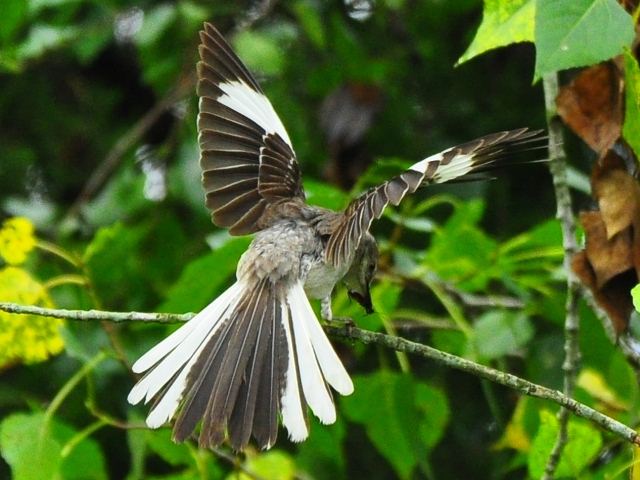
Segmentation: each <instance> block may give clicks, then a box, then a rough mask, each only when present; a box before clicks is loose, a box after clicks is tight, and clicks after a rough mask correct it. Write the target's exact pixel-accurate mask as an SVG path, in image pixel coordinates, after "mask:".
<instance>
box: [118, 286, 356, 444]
mask: <svg viewBox="0 0 640 480" xmlns="http://www.w3.org/2000/svg"><path fill="white" fill-rule="evenodd" d="M246 288H247V285H246V283H244V282H241V281H238V282H236V283H235V284H234V285H232V286H231V287H230V288H229V289H227V290H226V291H225V292H224V293H223V294H222V295H220V296H219V297H218V298H217V299H216V300H214V301H213V302H212V303H211V304H209V305H208V306H207V307H206V308H205V309H204V310H202V311H201V312H200V313H198V314H197V315H196V316H195V317H193V318H192V319H191V320H189V322H187V323H186V324H185V325H184V326H182V327H181V328H180V329H178V330H176V331H175V332H173V333H172V334H171V335H170V336H169V337H167V338H165V339H164V340H163V341H162V342H160V343H158V344H157V345H156V346H155V347H153V348H152V349H150V350H149V351H148V352H147V353H145V354H144V355H143V356H142V357H140V358H139V359H138V361H137V362H135V364H134V365H133V371H134V372H136V373H143V372H147V374H146V375H145V376H144V377H143V378H142V379H140V380H139V381H138V383H137V384H136V385H135V386H134V387H133V388H132V389H131V392H130V393H129V396H128V397H127V400H128V401H129V403H131V404H134V405H135V404H137V403H140V402H141V401H142V400H144V402H145V403H147V402H148V401H149V400H151V399H152V398H153V397H154V396H156V395H157V394H158V392H160V391H161V390H162V388H164V387H165V386H166V385H167V384H168V383H169V382H170V381H171V379H172V378H174V376H175V375H176V374H178V376H177V377H175V379H174V380H173V383H172V384H171V385H170V386H169V388H168V389H167V391H166V392H165V393H164V395H163V396H162V398H161V399H160V401H159V402H158V403H157V405H156V406H155V407H154V408H153V410H151V412H150V413H149V415H148V417H147V420H146V423H147V425H148V426H149V427H150V428H158V427H160V426H162V425H164V424H165V423H167V422H168V421H169V420H171V418H172V417H173V416H174V414H175V412H176V410H177V409H178V406H179V404H180V400H181V398H182V396H183V394H184V390H185V387H186V383H187V376H188V374H189V372H190V370H191V368H192V367H193V365H194V364H195V362H196V361H197V359H198V356H199V355H200V353H201V351H202V349H203V348H204V347H205V345H206V344H207V343H208V341H209V339H210V338H211V337H212V335H214V334H215V332H216V331H217V330H218V328H219V327H220V326H221V325H222V324H223V323H224V320H225V319H227V318H228V317H229V316H230V315H231V314H232V312H233V310H234V309H235V307H236V305H237V303H238V301H239V299H240V298H241V297H242V294H243V291H244V290H245V289H246ZM280 309H281V313H282V322H283V328H284V332H285V335H286V340H287V349H288V358H289V362H288V365H287V370H286V373H285V378H284V382H285V385H284V391H283V392H282V394H281V399H280V402H281V413H282V423H283V425H284V426H285V428H286V429H287V431H288V433H289V438H290V439H291V440H292V441H294V442H300V441H302V440H304V439H306V438H307V436H308V434H309V431H308V427H307V424H306V421H305V415H304V412H303V410H302V403H303V402H302V399H301V398H300V392H303V394H304V399H305V400H306V403H308V405H309V407H310V408H311V410H312V411H313V413H314V414H315V415H316V416H317V417H318V418H319V420H320V422H322V423H324V424H331V423H334V422H335V420H336V410H335V406H334V404H333V400H332V398H331V394H330V393H329V391H328V388H327V385H326V383H328V384H329V385H331V386H332V387H333V388H334V389H335V390H336V391H338V392H339V393H341V394H342V395H349V394H351V393H352V392H353V383H352V382H351V378H350V377H349V374H348V373H347V372H346V370H345V368H344V366H343V365H342V362H341V361H340V359H339V358H338V355H337V354H336V353H335V351H334V350H333V347H332V346H331V343H330V342H329V340H328V338H327V337H326V335H325V333H324V331H323V330H322V328H321V327H320V324H319V322H318V319H317V317H316V315H315V313H314V312H313V309H312V308H311V305H310V303H309V300H308V299H307V296H306V294H305V292H304V288H303V284H302V282H297V283H296V284H294V285H293V286H292V287H290V289H289V290H288V292H287V296H286V299H284V301H283V302H282V303H281V304H280ZM294 347H295V348H294ZM296 353H297V359H296V361H293V360H294V354H296ZM178 372H179V373H178ZM325 381H326V383H325Z"/></svg>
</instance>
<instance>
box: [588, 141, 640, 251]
mask: <svg viewBox="0 0 640 480" xmlns="http://www.w3.org/2000/svg"><path fill="white" fill-rule="evenodd" d="M591 189H592V191H593V196H594V197H595V199H596V200H597V201H598V206H599V207H600V212H602V219H603V220H604V223H605V226H606V231H607V238H609V239H611V238H612V237H614V236H615V235H616V234H618V233H619V232H621V231H623V230H624V229H626V228H628V227H630V226H634V231H635V232H638V233H639V234H640V229H638V227H639V226H640V185H638V182H637V180H636V179H635V178H633V177H632V176H631V175H630V174H629V173H628V172H627V169H626V167H625V164H624V161H623V160H622V158H620V157H619V156H618V155H617V154H616V153H615V152H614V151H613V150H609V151H608V152H607V154H606V155H605V156H604V157H603V158H601V159H600V160H599V161H598V163H597V164H596V166H595V167H594V169H593V174H592V176H591Z"/></svg>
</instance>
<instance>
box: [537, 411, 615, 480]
mask: <svg viewBox="0 0 640 480" xmlns="http://www.w3.org/2000/svg"><path fill="white" fill-rule="evenodd" d="M558 429H559V427H558V420H557V419H556V416H555V415H554V414H553V413H551V412H549V411H547V410H542V411H541V412H540V428H539V429H538V433H537V434H536V436H535V438H534V440H533V444H532V447H531V451H530V453H529V475H531V477H532V478H540V477H541V476H542V474H543V473H544V468H545V465H546V464H547V460H548V459H549V454H550V453H551V450H552V449H553V446H554V444H555V442H556V439H557V436H558ZM568 437H569V442H568V443H567V445H566V446H565V448H564V450H563V452H562V456H561V457H560V463H559V464H558V468H557V469H556V477H557V478H562V477H568V478H579V476H580V473H581V472H582V470H584V468H585V467H586V466H588V465H589V464H590V463H591V461H592V460H593V459H594V458H595V456H596V455H597V453H598V451H599V450H600V447H601V446H602V437H601V436H600V432H599V431H598V430H596V429H595V428H593V427H592V426H591V425H589V424H588V423H586V422H583V421H578V420H576V419H574V418H573V417H571V418H569V426H568Z"/></svg>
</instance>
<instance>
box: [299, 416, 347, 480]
mask: <svg viewBox="0 0 640 480" xmlns="http://www.w3.org/2000/svg"><path fill="white" fill-rule="evenodd" d="M345 434H346V431H345V425H344V422H343V420H342V417H341V416H340V415H338V419H337V420H336V422H335V423H334V424H333V425H321V424H320V422H319V421H318V420H317V418H316V417H315V416H313V415H312V416H311V428H310V434H309V438H308V439H307V440H305V441H304V442H303V443H301V444H300V445H299V446H298V453H297V455H296V465H298V466H299V467H300V468H302V469H303V470H306V472H308V473H309V474H313V476H314V477H316V478H342V477H344V470H345V464H346V459H345V451H344V449H343V441H344V437H345Z"/></svg>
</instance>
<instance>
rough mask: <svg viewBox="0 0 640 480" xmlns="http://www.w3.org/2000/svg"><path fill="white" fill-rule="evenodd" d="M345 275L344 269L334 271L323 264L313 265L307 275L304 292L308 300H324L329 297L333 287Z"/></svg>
mask: <svg viewBox="0 0 640 480" xmlns="http://www.w3.org/2000/svg"><path fill="white" fill-rule="evenodd" d="M345 273H347V269H346V268H340V269H336V268H334V267H332V266H329V265H327V264H325V263H324V262H322V263H320V264H316V265H314V266H313V267H312V268H311V269H310V270H309V273H308V274H307V280H306V281H305V283H304V291H305V292H306V293H307V296H308V297H310V298H326V297H328V296H329V295H331V292H332V291H333V287H334V286H335V285H336V283H338V281H340V280H341V279H342V277H344V274H345Z"/></svg>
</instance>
